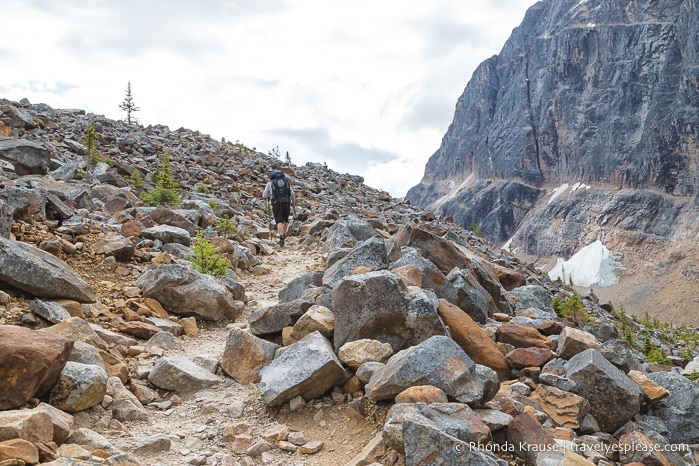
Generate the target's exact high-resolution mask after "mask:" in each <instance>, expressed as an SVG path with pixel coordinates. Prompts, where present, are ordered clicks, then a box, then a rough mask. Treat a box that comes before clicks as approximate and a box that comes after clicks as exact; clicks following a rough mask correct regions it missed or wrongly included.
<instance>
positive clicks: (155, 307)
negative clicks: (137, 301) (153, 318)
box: [143, 298, 170, 319]
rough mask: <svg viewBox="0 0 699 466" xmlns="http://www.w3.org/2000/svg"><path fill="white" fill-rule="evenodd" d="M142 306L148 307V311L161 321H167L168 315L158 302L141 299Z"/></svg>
mask: <svg viewBox="0 0 699 466" xmlns="http://www.w3.org/2000/svg"><path fill="white" fill-rule="evenodd" d="M143 304H145V305H146V306H148V309H150V310H151V311H152V312H153V313H154V314H155V315H157V316H158V317H160V318H162V319H167V318H169V317H170V314H168V313H167V311H166V310H165V309H164V308H163V306H162V305H161V304H160V303H159V302H158V300H157V299H154V298H143Z"/></svg>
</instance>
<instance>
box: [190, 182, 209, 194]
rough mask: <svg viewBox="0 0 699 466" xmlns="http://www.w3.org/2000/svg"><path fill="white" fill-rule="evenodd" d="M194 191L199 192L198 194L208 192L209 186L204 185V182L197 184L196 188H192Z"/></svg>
mask: <svg viewBox="0 0 699 466" xmlns="http://www.w3.org/2000/svg"><path fill="white" fill-rule="evenodd" d="M194 192H196V193H199V194H210V193H211V191H210V190H209V187H208V186H206V185H205V184H198V185H197V186H196V188H194Z"/></svg>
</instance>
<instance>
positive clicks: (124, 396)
mask: <svg viewBox="0 0 699 466" xmlns="http://www.w3.org/2000/svg"><path fill="white" fill-rule="evenodd" d="M107 392H108V393H109V395H111V397H112V402H111V404H110V405H109V409H110V410H112V417H114V419H116V420H118V421H122V422H126V421H145V420H148V411H146V409H145V408H144V407H143V405H142V404H141V402H140V401H139V400H138V398H136V395H134V394H133V393H132V392H131V391H129V390H128V389H127V388H126V387H125V386H124V384H123V382H122V381H121V379H119V377H109V380H108V382H107Z"/></svg>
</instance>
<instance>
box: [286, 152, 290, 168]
mask: <svg viewBox="0 0 699 466" xmlns="http://www.w3.org/2000/svg"><path fill="white" fill-rule="evenodd" d="M285 159H286V163H288V164H289V165H291V156H290V155H289V151H286V157H285Z"/></svg>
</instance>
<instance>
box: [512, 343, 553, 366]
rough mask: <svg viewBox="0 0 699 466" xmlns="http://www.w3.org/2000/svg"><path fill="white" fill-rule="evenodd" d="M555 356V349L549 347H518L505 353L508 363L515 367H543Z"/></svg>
mask: <svg viewBox="0 0 699 466" xmlns="http://www.w3.org/2000/svg"><path fill="white" fill-rule="evenodd" d="M551 358H553V351H551V350H550V349H548V348H536V347H532V348H516V349H514V350H512V351H510V352H509V353H507V354H506V355H505V359H506V360H507V363H508V364H509V365H510V367H512V368H513V369H523V368H525V367H542V366H543V365H544V364H546V363H547V362H549V361H550V360H551Z"/></svg>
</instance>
